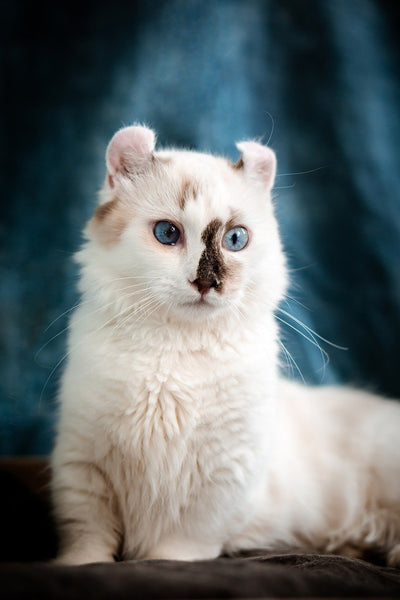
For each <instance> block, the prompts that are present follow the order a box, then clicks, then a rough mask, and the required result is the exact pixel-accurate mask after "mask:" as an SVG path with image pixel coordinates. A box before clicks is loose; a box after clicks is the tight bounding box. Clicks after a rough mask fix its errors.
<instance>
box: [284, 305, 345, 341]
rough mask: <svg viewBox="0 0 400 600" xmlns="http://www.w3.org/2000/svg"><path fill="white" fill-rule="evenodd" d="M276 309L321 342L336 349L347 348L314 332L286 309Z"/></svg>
mask: <svg viewBox="0 0 400 600" xmlns="http://www.w3.org/2000/svg"><path fill="white" fill-rule="evenodd" d="M278 310H279V311H280V312H281V313H283V314H284V315H286V316H287V317H289V318H291V319H293V321H295V322H296V323H297V324H298V325H300V326H301V327H304V329H305V330H306V331H307V332H308V333H309V334H310V335H313V336H315V337H317V338H318V339H319V340H321V341H322V342H325V343H326V344H329V346H332V348H336V349H337V350H348V348H346V347H345V346H339V345H338V344H334V343H333V342H331V341H330V340H327V339H326V338H324V337H322V335H319V333H316V332H315V331H314V330H313V329H311V327H309V326H308V325H306V324H305V323H303V321H300V319H297V318H296V317H294V316H293V315H291V314H290V313H288V312H287V311H286V310H283V308H278Z"/></svg>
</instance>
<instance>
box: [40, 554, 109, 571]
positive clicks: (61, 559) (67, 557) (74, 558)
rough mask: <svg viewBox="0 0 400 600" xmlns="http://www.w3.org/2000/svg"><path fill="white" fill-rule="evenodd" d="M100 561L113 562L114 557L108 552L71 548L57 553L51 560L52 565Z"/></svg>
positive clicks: (75, 564)
mask: <svg viewBox="0 0 400 600" xmlns="http://www.w3.org/2000/svg"><path fill="white" fill-rule="evenodd" d="M100 562H114V557H113V556H112V555H111V554H109V553H108V552H93V551H86V552H82V551H75V550H74V551H72V550H71V551H66V552H63V553H61V554H59V555H58V556H57V557H56V558H54V559H53V560H52V561H51V563H52V564H53V565H63V566H69V567H73V566H77V565H87V564H90V563H100Z"/></svg>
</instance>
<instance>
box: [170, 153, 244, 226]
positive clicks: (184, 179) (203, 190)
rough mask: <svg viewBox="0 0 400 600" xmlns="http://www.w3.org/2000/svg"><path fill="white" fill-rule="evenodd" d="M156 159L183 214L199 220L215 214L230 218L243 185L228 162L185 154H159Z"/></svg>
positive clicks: (202, 155)
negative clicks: (171, 187)
mask: <svg viewBox="0 0 400 600" xmlns="http://www.w3.org/2000/svg"><path fill="white" fill-rule="evenodd" d="M159 158H160V160H161V161H162V169H163V174H164V176H165V178H166V179H168V180H169V182H170V184H171V185H172V186H173V187H174V189H175V197H176V202H177V208H179V210H180V211H181V212H182V213H184V214H185V215H186V216H192V217H193V218H198V219H199V220H201V221H204V220H207V219H208V218H209V217H211V216H212V217H215V215H216V214H218V215H219V217H220V218H222V219H225V218H227V219H228V218H230V216H231V213H232V210H234V209H235V208H237V205H238V203H239V197H240V188H241V183H242V182H241V180H240V177H239V176H238V174H237V172H236V171H235V166H234V165H233V164H232V163H231V162H230V161H229V160H228V159H225V158H222V157H216V156H211V155H207V154H201V153H196V152H184V151H182V152H175V151H174V152H162V153H159Z"/></svg>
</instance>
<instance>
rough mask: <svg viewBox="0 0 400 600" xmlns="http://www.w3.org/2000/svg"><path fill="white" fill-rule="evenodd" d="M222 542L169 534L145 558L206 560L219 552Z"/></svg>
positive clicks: (215, 556)
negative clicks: (197, 539)
mask: <svg viewBox="0 0 400 600" xmlns="http://www.w3.org/2000/svg"><path fill="white" fill-rule="evenodd" d="M221 550H222V544H220V543H218V542H215V543H213V542H211V541H207V542H204V541H196V540H194V539H189V538H186V537H184V536H183V535H182V536H179V535H171V536H168V537H166V538H164V539H163V540H161V541H160V542H159V543H158V544H157V545H156V546H154V547H153V548H152V549H151V550H150V552H147V553H146V556H145V558H146V559H159V560H187V561H193V560H208V559H212V558H217V557H218V556H219V555H220V554H221Z"/></svg>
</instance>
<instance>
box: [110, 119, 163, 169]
mask: <svg viewBox="0 0 400 600" xmlns="http://www.w3.org/2000/svg"><path fill="white" fill-rule="evenodd" d="M155 143H156V136H155V133H154V131H153V130H152V129H150V128H149V127H146V126H145V125H138V124H134V125H129V126H128V127H122V128H121V129H119V130H118V131H117V132H116V133H115V134H114V136H113V137H112V138H111V141H110V143H109V144H108V147H107V152H106V163H107V168H108V170H109V172H111V173H112V174H115V172H116V171H122V170H124V169H126V166H127V164H128V163H130V164H132V165H134V164H135V163H138V162H143V161H146V160H147V159H148V157H150V155H151V154H152V152H153V150H154V147H155Z"/></svg>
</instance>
